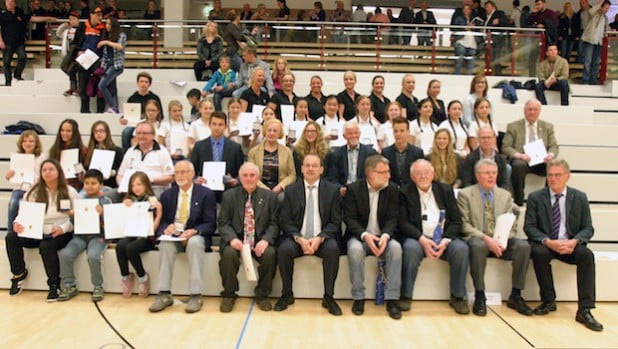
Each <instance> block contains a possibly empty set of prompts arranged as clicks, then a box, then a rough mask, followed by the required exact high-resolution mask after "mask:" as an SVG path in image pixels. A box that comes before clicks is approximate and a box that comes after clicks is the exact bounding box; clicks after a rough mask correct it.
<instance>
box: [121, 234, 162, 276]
mask: <svg viewBox="0 0 618 349" xmlns="http://www.w3.org/2000/svg"><path fill="white" fill-rule="evenodd" d="M154 249H155V244H154V242H153V241H152V240H150V239H146V238H124V239H120V240H118V242H117V243H116V259H117V260H118V266H119V267H120V275H122V276H127V275H129V262H131V265H133V268H135V272H136V273H137V276H139V277H142V276H144V275H146V270H144V265H143V264H142V257H141V256H140V254H141V253H143V252H147V251H152V250H154Z"/></svg>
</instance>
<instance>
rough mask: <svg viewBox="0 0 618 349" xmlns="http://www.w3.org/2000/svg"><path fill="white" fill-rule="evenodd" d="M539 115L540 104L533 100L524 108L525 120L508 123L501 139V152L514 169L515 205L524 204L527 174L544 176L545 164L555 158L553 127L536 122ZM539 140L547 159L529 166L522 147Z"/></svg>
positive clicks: (512, 178)
mask: <svg viewBox="0 0 618 349" xmlns="http://www.w3.org/2000/svg"><path fill="white" fill-rule="evenodd" d="M540 115H541V102H539V100H538V99H534V98H533V99H530V100H528V101H527V102H526V104H525V106H524V118H523V119H521V120H517V121H513V122H511V123H509V124H508V125H507V126H506V134H505V135H504V139H503V140H502V153H503V154H504V155H506V157H507V158H508V159H509V160H510V162H511V167H512V168H513V172H511V181H512V183H513V196H514V199H515V203H516V204H517V206H523V205H524V184H525V182H526V175H527V174H528V172H532V173H534V174H536V175H539V176H545V173H546V168H545V164H546V163H547V162H549V161H551V160H552V159H554V158H555V157H556V156H558V142H557V141H556V136H555V134H554V125H552V124H551V123H549V122H547V121H543V120H539V116H540ZM539 139H541V140H543V144H544V145H545V149H546V150H547V156H546V157H545V159H544V162H543V163H541V164H538V165H533V166H530V160H531V158H530V155H528V154H526V153H525V152H524V145H525V144H528V143H530V142H534V141H536V140H539Z"/></svg>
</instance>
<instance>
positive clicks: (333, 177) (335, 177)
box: [325, 144, 377, 187]
mask: <svg viewBox="0 0 618 349" xmlns="http://www.w3.org/2000/svg"><path fill="white" fill-rule="evenodd" d="M358 146H359V149H358V166H357V168H356V180H361V179H363V178H365V159H367V158H368V157H370V156H371V155H375V154H377V153H376V151H375V150H374V149H373V148H372V147H371V146H369V145H365V144H359V145H358ZM325 177H326V179H327V180H329V181H331V182H333V183H336V184H339V187H343V186H345V185H346V182H347V180H348V146H347V145H342V146H340V147H337V148H335V149H333V151H331V152H330V153H328V156H327V157H326V175H325Z"/></svg>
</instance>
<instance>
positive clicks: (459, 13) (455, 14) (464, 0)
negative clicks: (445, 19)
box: [450, 0, 474, 25]
mask: <svg viewBox="0 0 618 349" xmlns="http://www.w3.org/2000/svg"><path fill="white" fill-rule="evenodd" d="M466 5H468V6H470V9H472V0H462V1H461V7H458V8H456V9H455V11H454V12H453V14H452V15H451V22H450V23H451V25H455V18H457V17H460V16H462V15H463V7H464V6H466ZM472 18H474V17H472Z"/></svg>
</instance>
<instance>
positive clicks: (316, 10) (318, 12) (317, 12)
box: [309, 1, 326, 22]
mask: <svg viewBox="0 0 618 349" xmlns="http://www.w3.org/2000/svg"><path fill="white" fill-rule="evenodd" d="M309 18H310V19H311V20H312V21H314V22H324V21H326V11H324V6H322V2H321V1H316V2H314V3H313V10H312V11H311V14H310V16H309Z"/></svg>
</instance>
